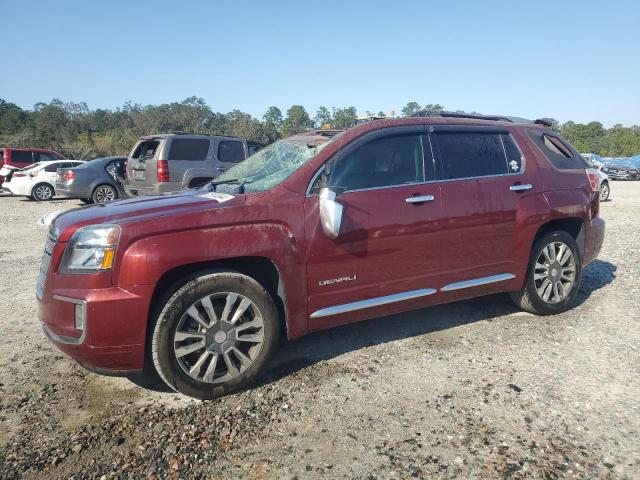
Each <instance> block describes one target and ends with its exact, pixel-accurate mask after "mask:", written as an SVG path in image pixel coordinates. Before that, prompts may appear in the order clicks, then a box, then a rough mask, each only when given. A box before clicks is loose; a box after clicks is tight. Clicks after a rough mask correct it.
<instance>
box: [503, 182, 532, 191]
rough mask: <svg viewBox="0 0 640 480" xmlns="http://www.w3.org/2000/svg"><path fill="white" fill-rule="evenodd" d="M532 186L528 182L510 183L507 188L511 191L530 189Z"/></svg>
mask: <svg viewBox="0 0 640 480" xmlns="http://www.w3.org/2000/svg"><path fill="white" fill-rule="evenodd" d="M532 188H533V185H531V184H530V183H525V184H524V185H511V186H510V187H509V190H511V191H513V192H523V191H524V190H531V189H532Z"/></svg>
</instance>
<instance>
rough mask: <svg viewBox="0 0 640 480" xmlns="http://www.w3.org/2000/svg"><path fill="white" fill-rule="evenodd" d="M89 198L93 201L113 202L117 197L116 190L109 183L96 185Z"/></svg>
mask: <svg viewBox="0 0 640 480" xmlns="http://www.w3.org/2000/svg"><path fill="white" fill-rule="evenodd" d="M91 198H92V200H93V203H107V202H113V201H114V200H116V199H117V198H118V192H117V191H116V189H115V188H113V187H112V186H111V185H98V186H97V187H96V189H95V190H94V191H93V196H92V197H91Z"/></svg>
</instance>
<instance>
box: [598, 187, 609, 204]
mask: <svg viewBox="0 0 640 480" xmlns="http://www.w3.org/2000/svg"><path fill="white" fill-rule="evenodd" d="M609 193H610V189H609V182H602V185H600V201H601V202H605V201H607V200H609Z"/></svg>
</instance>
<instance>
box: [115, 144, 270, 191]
mask: <svg viewBox="0 0 640 480" xmlns="http://www.w3.org/2000/svg"><path fill="white" fill-rule="evenodd" d="M259 148H260V145H259V144H257V143H251V142H247V141H246V140H244V139H242V138H236V137H223V136H207V135H186V134H167V135H151V136H147V137H141V138H140V140H138V142H137V143H136V145H135V146H134V147H133V150H131V153H130V154H129V158H128V159H127V183H126V184H125V186H124V188H125V191H126V192H127V194H128V195H130V196H137V195H162V194H164V193H169V192H176V191H178V190H182V189H184V188H191V187H199V186H202V185H204V184H205V183H207V182H208V181H210V180H212V179H214V178H216V177H217V176H218V175H220V174H221V173H223V172H226V171H227V170H228V169H229V168H231V167H233V166H234V165H236V164H238V163H240V162H242V161H243V160H244V159H245V158H247V157H248V156H250V155H252V154H253V153H255V152H256V151H257V150H258V149H259Z"/></svg>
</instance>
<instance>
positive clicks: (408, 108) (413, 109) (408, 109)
mask: <svg viewBox="0 0 640 480" xmlns="http://www.w3.org/2000/svg"><path fill="white" fill-rule="evenodd" d="M419 111H420V104H419V103H418V102H409V103H407V104H406V105H405V106H404V107H402V116H403V117H410V116H411V115H413V114H414V113H418V112H419Z"/></svg>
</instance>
